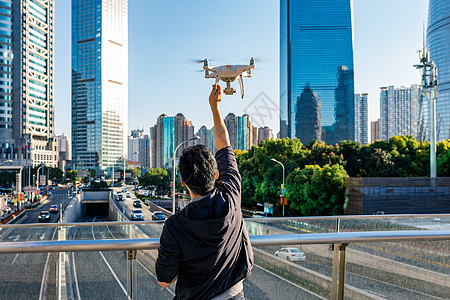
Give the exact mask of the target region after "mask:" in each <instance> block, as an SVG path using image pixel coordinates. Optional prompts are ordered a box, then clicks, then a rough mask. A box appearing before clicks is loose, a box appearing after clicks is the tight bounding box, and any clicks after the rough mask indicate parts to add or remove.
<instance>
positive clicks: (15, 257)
mask: <svg viewBox="0 0 450 300" xmlns="http://www.w3.org/2000/svg"><path fill="white" fill-rule="evenodd" d="M30 237H31V234H30V235H29V236H28V237H27V239H26V241H27V242H28V240H29V239H30ZM19 254H20V253H17V254H16V256H14V259H13V261H12V263H11V266H12V265H13V264H14V262H15V261H16V259H17V257H18V256H19Z"/></svg>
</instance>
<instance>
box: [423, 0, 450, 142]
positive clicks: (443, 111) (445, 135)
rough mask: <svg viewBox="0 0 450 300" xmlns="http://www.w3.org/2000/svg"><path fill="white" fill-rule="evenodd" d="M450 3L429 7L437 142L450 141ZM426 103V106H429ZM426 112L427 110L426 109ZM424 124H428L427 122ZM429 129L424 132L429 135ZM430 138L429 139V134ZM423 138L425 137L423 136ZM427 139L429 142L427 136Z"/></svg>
mask: <svg viewBox="0 0 450 300" xmlns="http://www.w3.org/2000/svg"><path fill="white" fill-rule="evenodd" d="M449 45H450V2H449V1H448V0H430V1H429V7H428V28H427V47H428V50H429V51H430V58H431V60H433V61H434V62H435V63H436V66H437V68H438V91H439V94H438V99H437V101H436V135H437V140H438V141H440V140H444V139H450V71H449V70H450V50H449ZM427 102H428V101H424V104H425V106H427V105H429V104H428V103H427ZM424 111H425V108H424ZM423 124H427V123H426V121H425V122H424V123H423ZM427 131H428V130H427V128H424V129H423V130H422V132H424V133H427ZM427 134H428V137H429V133H427ZM422 136H423V135H422ZM425 139H427V140H429V138H427V136H426V137H425Z"/></svg>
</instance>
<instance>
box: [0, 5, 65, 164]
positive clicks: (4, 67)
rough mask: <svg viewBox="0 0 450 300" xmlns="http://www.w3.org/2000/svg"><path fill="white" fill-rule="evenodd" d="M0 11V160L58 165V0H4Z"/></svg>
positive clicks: (15, 162) (14, 162)
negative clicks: (55, 89) (55, 71)
mask: <svg viewBox="0 0 450 300" xmlns="http://www.w3.org/2000/svg"><path fill="white" fill-rule="evenodd" d="M0 14H1V17H0V56H1V59H0V64H1V67H0V159H12V160H13V164H16V165H22V166H25V165H33V166H37V165H41V164H44V165H46V166H51V167H56V164H57V152H56V147H57V146H56V140H55V137H54V123H53V122H54V115H53V114H54V105H53V59H54V57H53V53H54V48H53V47H54V44H53V35H54V31H53V25H54V24H53V22H54V1H53V0H49V1H41V0H30V1H25V0H17V1H11V0H5V1H1V2H0ZM13 58H14V59H13Z"/></svg>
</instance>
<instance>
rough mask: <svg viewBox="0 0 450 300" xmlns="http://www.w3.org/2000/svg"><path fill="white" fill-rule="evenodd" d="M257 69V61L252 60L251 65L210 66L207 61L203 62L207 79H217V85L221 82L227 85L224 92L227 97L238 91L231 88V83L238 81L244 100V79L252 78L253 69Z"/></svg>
mask: <svg viewBox="0 0 450 300" xmlns="http://www.w3.org/2000/svg"><path fill="white" fill-rule="evenodd" d="M254 68H255V60H254V59H253V58H251V59H250V64H249V65H223V66H209V62H208V60H207V59H205V60H203V69H204V70H205V78H215V79H216V84H217V83H219V81H220V80H222V81H224V82H226V83H227V87H226V88H225V89H224V90H223V92H224V94H225V95H233V94H234V93H236V90H235V89H234V88H232V87H231V82H233V81H235V80H236V79H237V80H238V81H239V87H240V89H241V98H244V81H243V77H252V71H251V70H252V69H254Z"/></svg>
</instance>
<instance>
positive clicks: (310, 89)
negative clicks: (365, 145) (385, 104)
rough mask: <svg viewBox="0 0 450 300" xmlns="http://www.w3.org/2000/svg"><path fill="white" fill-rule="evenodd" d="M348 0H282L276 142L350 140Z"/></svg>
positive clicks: (351, 79)
mask: <svg viewBox="0 0 450 300" xmlns="http://www.w3.org/2000/svg"><path fill="white" fill-rule="evenodd" d="M352 22H353V18H352V1H351V0H302V1H295V0H281V2H280V137H281V138H284V137H290V138H294V137H297V138H299V139H300V140H301V141H302V142H303V143H304V144H307V143H309V142H311V141H312V140H313V139H316V140H323V141H325V142H327V143H336V142H339V141H342V140H353V139H354V137H355V128H354V126H355V125H354V118H355V108H354V71H353V26H352Z"/></svg>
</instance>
